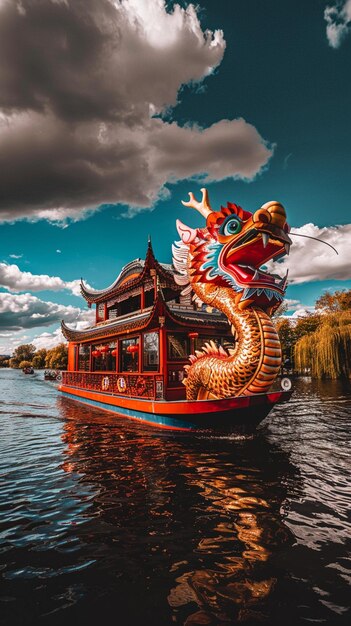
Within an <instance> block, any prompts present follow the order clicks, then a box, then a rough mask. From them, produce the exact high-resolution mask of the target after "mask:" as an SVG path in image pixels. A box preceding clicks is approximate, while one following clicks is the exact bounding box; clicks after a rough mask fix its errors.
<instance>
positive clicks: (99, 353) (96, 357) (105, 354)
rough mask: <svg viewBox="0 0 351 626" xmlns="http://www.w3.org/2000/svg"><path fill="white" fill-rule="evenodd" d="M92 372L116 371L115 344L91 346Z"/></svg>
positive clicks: (112, 342)
mask: <svg viewBox="0 0 351 626" xmlns="http://www.w3.org/2000/svg"><path fill="white" fill-rule="evenodd" d="M91 354H92V357H93V368H92V369H93V372H115V371H116V342H115V341H111V342H110V343H105V344H99V345H94V346H92V350H91Z"/></svg>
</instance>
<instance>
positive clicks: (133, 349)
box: [127, 343, 139, 354]
mask: <svg viewBox="0 0 351 626" xmlns="http://www.w3.org/2000/svg"><path fill="white" fill-rule="evenodd" d="M138 350H139V344H138V343H135V344H134V345H133V346H128V348H127V352H129V353H130V354H135V353H136V352H138Z"/></svg>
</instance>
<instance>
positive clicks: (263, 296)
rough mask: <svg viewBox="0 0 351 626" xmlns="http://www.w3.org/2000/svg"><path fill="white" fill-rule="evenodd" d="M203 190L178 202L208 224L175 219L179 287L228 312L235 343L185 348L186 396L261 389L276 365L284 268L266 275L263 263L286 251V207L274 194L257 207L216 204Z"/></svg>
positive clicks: (267, 385) (271, 379)
mask: <svg viewBox="0 0 351 626" xmlns="http://www.w3.org/2000/svg"><path fill="white" fill-rule="evenodd" d="M201 191H202V200H201V202H198V201H197V200H196V199H195V198H194V196H193V194H192V193H190V194H189V196H190V200H189V202H183V204H184V205H185V206H188V207H191V208H194V209H196V210H197V211H198V212H199V213H200V214H201V215H202V216H203V217H204V218H205V219H206V225H205V227H200V228H197V229H193V228H189V227H188V226H185V225H184V224H182V223H181V222H180V221H179V220H178V221H177V228H178V232H179V235H180V237H181V241H179V242H176V244H175V245H174V246H173V263H174V266H175V268H176V269H177V270H178V274H176V275H175V280H176V282H178V283H179V284H180V285H183V287H184V289H183V292H182V293H183V294H186V293H190V292H191V291H193V292H194V294H195V296H194V297H195V298H196V299H197V300H199V301H200V302H203V303H205V304H207V305H210V306H212V307H215V308H216V309H218V310H219V311H222V312H223V313H224V314H225V316H226V317H227V318H228V321H229V323H230V325H231V330H232V333H233V336H234V338H235V340H236V342H235V349H234V350H229V351H228V352H226V350H225V349H224V348H222V346H216V345H215V344H214V343H213V342H209V343H208V344H206V345H205V346H204V347H203V348H202V349H201V350H197V351H196V352H195V355H190V360H191V365H187V366H185V367H186V369H187V378H186V379H185V380H184V384H185V385H186V394H187V399H188V400H195V399H205V398H207V399H209V398H228V397H232V396H239V395H240V396H242V395H251V394H256V393H264V392H266V391H268V390H269V388H270V387H271V385H272V383H273V382H274V380H275V379H276V377H277V376H278V374H279V372H280V368H281V359H282V354H281V346H280V340H279V336H278V333H277V331H276V329H275V326H274V324H273V322H272V321H271V315H272V314H273V312H274V311H275V310H276V309H277V308H278V307H279V305H280V304H281V302H282V300H283V297H284V293H285V290H286V286H287V274H286V275H285V276H284V277H281V276H278V275H276V274H269V273H268V272H266V271H264V270H263V269H261V266H262V265H264V264H265V263H266V262H267V261H269V260H271V259H275V260H276V259H278V258H281V257H283V256H284V255H286V254H289V248H290V244H291V243H292V242H291V239H290V237H289V235H288V233H289V230H290V227H289V225H288V224H287V222H286V213H285V210H284V207H283V206H282V205H281V204H280V203H279V202H276V201H272V202H267V203H266V204H264V205H263V206H261V207H260V208H259V209H258V210H257V211H255V212H254V213H250V212H249V211H244V210H243V209H242V208H241V207H240V206H238V205H236V204H232V203H230V202H228V204H227V206H226V207H221V209H220V210H219V211H213V210H212V208H211V206H210V203H209V199H208V193H207V190H206V189H202V190H201Z"/></svg>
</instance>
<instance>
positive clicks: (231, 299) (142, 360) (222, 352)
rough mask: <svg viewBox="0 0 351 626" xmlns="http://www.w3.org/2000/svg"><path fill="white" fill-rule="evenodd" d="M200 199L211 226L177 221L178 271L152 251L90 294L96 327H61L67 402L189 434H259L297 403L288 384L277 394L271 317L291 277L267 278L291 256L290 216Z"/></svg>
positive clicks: (274, 209) (272, 207) (269, 206)
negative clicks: (279, 406) (267, 266)
mask: <svg viewBox="0 0 351 626" xmlns="http://www.w3.org/2000/svg"><path fill="white" fill-rule="evenodd" d="M201 191H202V200H201V201H197V200H196V198H195V197H194V195H193V194H192V193H190V194H189V198H190V200H189V201H188V202H183V204H184V205H185V206H188V207H190V208H192V209H196V210H197V211H198V212H199V213H200V214H201V216H202V218H205V220H206V225H205V226H202V227H201V228H197V229H193V228H190V227H188V226H186V225H185V224H183V223H182V222H180V221H179V220H177V222H176V226H177V230H178V234H179V235H180V240H179V241H177V242H175V243H174V245H173V246H172V253H173V264H172V265H168V264H164V263H160V262H159V261H157V259H156V258H155V255H154V252H153V249H152V245H151V240H149V241H148V247H147V253H146V257H145V259H144V260H141V259H136V260H134V261H131V262H130V263H128V264H127V265H125V267H123V269H122V271H121V272H120V274H119V276H118V277H117V278H116V280H115V281H114V282H113V283H112V285H110V287H107V288H106V289H103V290H100V291H97V290H92V289H91V288H88V286H87V285H86V284H85V283H84V282H82V283H81V292H82V295H83V297H84V298H85V300H86V301H87V303H88V306H90V307H91V306H92V305H94V306H95V310H96V317H95V324H94V325H93V326H91V327H89V328H86V329H84V330H78V329H75V330H73V329H71V328H69V327H68V326H67V325H66V324H65V323H62V332H63V334H64V336H65V337H66V339H68V341H69V348H68V370H67V372H63V374H62V383H61V385H60V387H59V389H60V391H61V392H62V393H63V395H64V396H66V397H68V398H71V399H74V400H77V401H79V402H84V403H87V404H90V405H93V406H96V407H98V408H99V409H102V410H107V411H113V412H115V413H117V414H118V415H119V416H125V417H129V418H132V419H136V420H139V421H145V422H147V423H152V424H156V425H157V426H160V427H163V428H172V429H181V430H191V429H194V428H195V429H196V428H207V427H210V428H213V427H214V428H221V427H222V426H223V427H224V428H227V427H229V428H232V427H233V426H235V425H243V426H244V428H245V429H246V427H249V428H250V425H253V426H254V425H257V424H258V423H259V422H260V421H261V420H262V419H263V418H264V417H265V416H266V415H268V413H269V412H270V410H271V409H272V407H273V406H274V404H276V403H277V402H285V401H286V400H288V399H289V398H290V395H291V389H290V387H291V383H290V381H289V380H287V379H284V381H285V382H284V384H283V381H282V390H279V391H276V390H273V389H272V385H273V384H274V382H275V380H276V378H277V376H278V375H279V371H280V367H281V354H282V353H281V345H280V341H279V336H278V334H277V331H276V329H275V326H274V324H273V322H272V320H271V315H272V314H273V313H274V311H275V310H277V307H279V305H280V303H281V302H282V300H283V297H284V293H285V290H286V284H287V275H286V276H285V277H280V276H278V275H277V274H270V273H269V272H266V271H265V270H264V268H262V265H263V264H264V263H266V262H267V261H268V260H270V259H278V258H279V259H280V258H282V256H284V255H285V254H287V253H288V251H289V249H290V244H291V239H290V238H289V236H288V232H289V230H290V226H289V225H288V223H287V222H286V213H285V209H284V207H283V206H282V205H281V204H280V203H279V202H277V201H270V202H268V203H266V204H264V205H262V206H261V207H260V208H259V209H257V210H256V211H255V212H254V213H251V212H249V211H244V210H243V209H242V208H241V207H239V206H238V205H236V204H232V203H227V206H226V207H221V208H220V210H219V211H214V210H213V209H212V208H211V206H210V203H209V198H208V192H207V190H206V189H205V188H203V189H202V190H201ZM284 385H285V386H284Z"/></svg>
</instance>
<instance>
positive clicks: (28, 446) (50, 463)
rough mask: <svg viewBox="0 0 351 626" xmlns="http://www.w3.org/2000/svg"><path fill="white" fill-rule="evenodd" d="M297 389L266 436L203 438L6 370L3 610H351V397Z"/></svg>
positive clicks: (146, 620) (205, 617)
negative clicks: (103, 410)
mask: <svg viewBox="0 0 351 626" xmlns="http://www.w3.org/2000/svg"><path fill="white" fill-rule="evenodd" d="M297 387H298V388H297V391H296V393H295V395H294V396H293V398H292V400H291V402H290V403H289V405H281V406H277V407H276V408H275V410H274V412H273V413H272V414H271V415H270V416H269V417H268V418H267V419H266V420H265V421H264V423H263V424H262V426H261V427H260V428H259V430H258V431H257V433H256V434H255V435H250V436H243V435H238V434H235V433H232V434H226V435H223V434H214V433H213V434H212V433H209V432H202V433H198V434H196V435H194V434H192V435H191V436H190V435H189V434H174V433H170V432H160V431H158V430H157V429H154V428H151V427H148V426H143V425H139V424H136V423H134V422H133V423H132V422H129V421H128V420H120V419H118V418H116V417H114V416H111V417H110V416H109V415H108V414H103V415H102V414H100V413H99V412H98V411H97V410H96V409H93V408H89V407H86V406H83V405H79V404H76V403H75V402H72V401H70V400H66V399H63V398H60V397H58V394H57V389H56V387H55V386H54V385H48V384H46V383H45V382H44V381H43V380H42V375H38V376H35V377H29V376H28V377H24V376H23V375H22V374H21V372H14V371H4V370H0V393H1V398H2V399H1V400H0V450H1V455H0V473H1V481H0V514H1V518H0V519H1V523H0V570H1V579H2V594H1V596H0V600H1V605H0V606H1V607H2V610H1V613H2V617H3V623H4V624H6V625H10V624H11V625H12V624H13V625H16V626H17V625H18V624H34V623H35V624H47V623H50V625H51V624H62V623H63V622H67V623H70V622H71V621H73V620H79V621H82V622H83V621H84V622H85V623H86V624H90V623H93V621H94V622H95V621H96V620H97V619H100V620H101V616H102V615H107V614H108V613H111V614H112V615H116V616H118V620H119V621H120V622H121V623H123V625H124V626H128V625H133V626H134V625H136V624H141V623H142V624H146V625H148V624H150V625H152V626H158V625H159V624H160V626H161V624H162V626H167V625H168V624H169V625H171V624H175V625H182V624H184V625H185V626H196V625H201V624H202V625H204V624H206V625H207V624H208V625H210V626H215V625H217V624H218V625H221V626H224V625H227V624H237V623H238V622H239V623H241V622H242V623H244V624H247V625H248V626H251V625H254V624H267V626H268V625H269V626H278V625H279V626H280V625H281V624H282V623H284V624H285V625H290V624H291V626H298V625H299V624H307V623H311V622H313V623H320V624H330V625H333V626H334V625H337V624H342V623H349V619H350V616H349V614H348V607H349V601H348V598H349V585H350V582H351V556H350V543H351V540H350V538H351V518H350V495H349V494H350V490H349V485H350V479H351V467H350V462H349V450H350V439H351V429H350V425H351V424H350V422H351V397H350V395H349V392H348V390H345V389H344V388H343V387H342V386H341V385H339V384H337V383H323V384H318V383H314V382H311V381H308V380H301V381H299V382H298V385H297ZM22 398H25V402H24V401H22Z"/></svg>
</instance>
